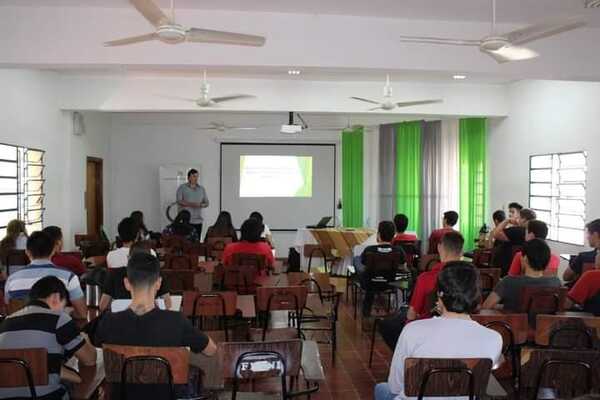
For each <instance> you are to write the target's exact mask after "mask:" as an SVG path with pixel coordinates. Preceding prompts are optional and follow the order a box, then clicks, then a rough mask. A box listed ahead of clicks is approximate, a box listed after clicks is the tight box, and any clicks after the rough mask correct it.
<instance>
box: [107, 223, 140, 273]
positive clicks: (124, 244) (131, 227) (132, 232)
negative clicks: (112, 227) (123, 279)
mask: <svg viewBox="0 0 600 400" xmlns="http://www.w3.org/2000/svg"><path fill="white" fill-rule="evenodd" d="M117 231H118V232H119V238H120V239H121V247H119V248H118V249H115V250H112V251H110V252H109V253H108V255H107V256H106V265H107V266H108V268H123V267H126V266H127V261H128V260H129V248H130V247H131V245H132V244H133V243H134V242H135V241H136V240H137V237H138V231H139V225H138V224H137V222H135V220H134V219H133V218H131V217H127V218H123V219H122V220H121V222H119V226H117Z"/></svg>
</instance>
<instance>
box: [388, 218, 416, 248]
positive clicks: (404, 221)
mask: <svg viewBox="0 0 600 400" xmlns="http://www.w3.org/2000/svg"><path fill="white" fill-rule="evenodd" d="M394 225H396V235H395V236H394V239H392V243H394V242H415V241H417V235H415V234H413V233H405V232H406V228H408V217H407V216H406V215H404V214H396V216H395V217H394Z"/></svg>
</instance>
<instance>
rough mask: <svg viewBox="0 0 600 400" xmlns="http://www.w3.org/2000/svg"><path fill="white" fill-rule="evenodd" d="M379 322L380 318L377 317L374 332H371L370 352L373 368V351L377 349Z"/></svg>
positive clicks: (370, 362) (374, 322)
mask: <svg viewBox="0 0 600 400" xmlns="http://www.w3.org/2000/svg"><path fill="white" fill-rule="evenodd" d="M378 322H379V319H378V318H376V319H375V321H373V332H371V351H370V352H369V368H371V365H372V364H373V352H374V351H375V335H376V333H377V323H378Z"/></svg>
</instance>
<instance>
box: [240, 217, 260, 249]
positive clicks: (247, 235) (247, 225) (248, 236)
mask: <svg viewBox="0 0 600 400" xmlns="http://www.w3.org/2000/svg"><path fill="white" fill-rule="evenodd" d="M240 230H241V233H242V235H241V240H244V241H247V242H251V243H256V242H258V241H260V235H261V233H262V225H261V223H260V222H259V221H258V220H257V219H254V218H248V219H247V220H245V221H244V223H243V224H242V227H241V229H240Z"/></svg>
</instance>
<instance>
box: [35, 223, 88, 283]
mask: <svg viewBox="0 0 600 400" xmlns="http://www.w3.org/2000/svg"><path fill="white" fill-rule="evenodd" d="M42 232H46V233H47V234H48V236H50V238H52V240H53V241H54V255H53V256H52V259H51V261H52V263H53V264H54V265H56V266H57V267H61V268H65V269H68V270H69V271H71V272H73V273H74V274H77V275H78V276H79V275H81V274H84V273H85V272H86V269H85V265H83V262H82V261H81V259H79V258H77V257H74V256H72V255H69V254H62V253H61V251H62V248H63V234H62V230H61V229H60V228H59V227H58V226H47V227H45V228H44V229H43V230H42Z"/></svg>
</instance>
